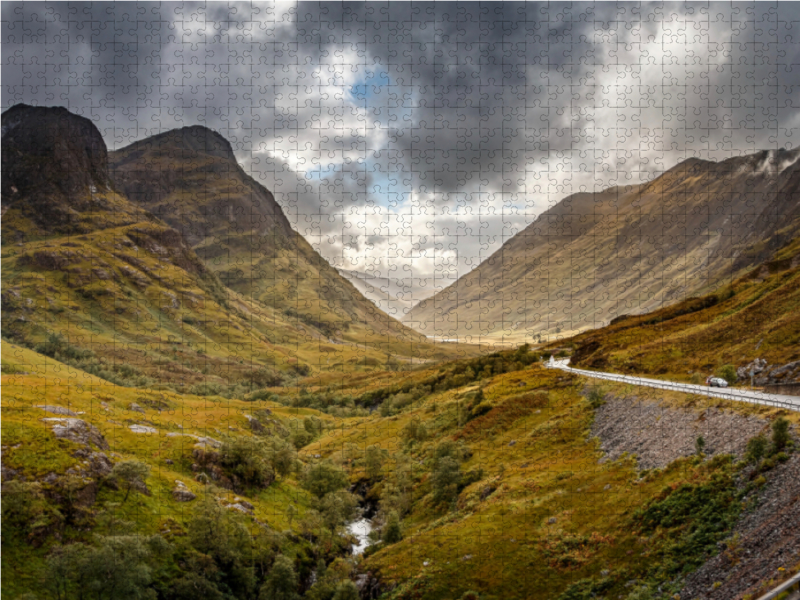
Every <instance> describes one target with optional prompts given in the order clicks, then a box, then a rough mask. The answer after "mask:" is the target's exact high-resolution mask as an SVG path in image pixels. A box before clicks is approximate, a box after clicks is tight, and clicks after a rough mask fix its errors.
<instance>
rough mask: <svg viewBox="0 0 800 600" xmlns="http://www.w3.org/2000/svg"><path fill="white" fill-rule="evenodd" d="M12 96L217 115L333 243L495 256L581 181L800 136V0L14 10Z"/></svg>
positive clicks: (146, 121)
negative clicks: (799, 0) (799, 26)
mask: <svg viewBox="0 0 800 600" xmlns="http://www.w3.org/2000/svg"><path fill="white" fill-rule="evenodd" d="M2 14H3V68H2V84H3V85H2V103H3V106H4V108H5V107H8V106H10V105H12V104H14V103H16V102H28V103H34V104H45V105H65V106H67V107H69V108H70V110H73V111H74V112H78V113H80V114H83V115H85V116H88V117H90V118H92V119H93V120H94V121H95V123H96V124H97V125H98V127H99V128H100V129H101V131H102V132H103V134H104V136H105V138H106V140H107V142H108V144H109V146H111V147H112V148H113V147H121V146H123V145H126V144H128V143H131V142H133V141H135V140H136V139H141V138H142V137H145V136H147V135H151V134H153V133H157V132H159V131H163V130H167V129H171V128H173V127H180V126H183V125H190V124H195V123H202V124H205V125H208V126H209V127H212V128H214V129H217V130H219V131H220V132H221V133H222V134H223V135H225V136H226V137H228V138H229V139H230V140H231V142H232V144H233V146H234V148H235V150H236V153H237V156H238V157H239V159H240V161H241V162H242V163H243V164H244V165H245V167H246V168H247V169H248V170H249V171H250V172H251V173H252V174H253V175H254V177H256V178H257V179H259V180H260V181H262V182H263V183H264V184H265V185H266V186H267V187H270V188H271V189H273V190H274V191H275V192H276V197H277V198H278V199H279V201H280V202H281V203H282V205H283V206H284V207H285V209H286V212H287V214H289V216H290V218H291V219H292V222H293V223H294V225H295V226H296V227H297V229H298V230H299V231H300V232H301V233H303V234H305V235H306V236H307V237H308V238H309V240H310V241H311V242H312V243H313V244H314V245H315V247H317V248H318V249H319V250H320V251H321V252H322V253H323V254H324V255H325V256H326V257H328V258H329V259H331V260H333V261H335V262H337V263H338V264H340V265H341V266H345V267H348V266H350V265H349V263H350V261H357V262H358V264H360V265H364V264H366V265H369V266H371V267H380V266H381V265H383V267H386V266H387V265H388V264H389V263H390V262H394V263H397V264H400V265H402V267H403V268H405V269H406V270H408V269H411V268H413V270H414V271H415V272H418V274H419V275H420V276H423V275H428V274H430V273H432V272H434V271H436V272H438V273H439V274H442V275H447V276H452V275H453V274H454V273H456V272H458V271H462V272H463V271H464V270H465V269H469V268H471V267H474V266H475V265H476V264H477V263H478V262H480V260H481V259H482V258H486V257H487V256H488V255H489V254H490V253H491V252H493V251H494V250H496V249H497V248H498V247H499V245H500V244H501V243H502V242H503V241H504V240H505V239H508V237H510V236H511V235H513V233H515V232H516V231H519V230H520V229H521V228H522V227H523V226H524V225H525V224H526V223H528V222H530V220H531V219H532V218H533V216H534V215H535V214H538V213H539V212H541V211H542V210H544V209H546V208H547V207H548V206H551V205H552V204H554V203H555V202H557V201H558V200H560V199H561V198H563V197H564V196H566V195H567V194H569V193H572V192H575V191H579V190H581V189H585V190H591V189H595V188H600V187H605V186H608V185H623V184H630V183H639V182H641V181H643V180H647V179H649V178H651V177H653V176H655V175H657V174H658V173H659V172H661V171H663V170H666V169H669V168H671V167H672V166H674V165H675V164H676V163H677V162H679V161H680V160H682V159H684V158H687V157H690V156H699V157H702V158H711V159H723V158H727V157H729V156H732V155H735V154H741V153H747V152H753V151H755V150H758V149H761V148H774V147H781V146H786V147H791V146H796V145H797V143H798V142H797V138H798V135H799V134H798V129H797V128H798V116H797V110H796V108H795V106H794V105H795V103H796V101H795V100H794V99H795V97H796V96H797V95H796V94H795V91H796V89H797V87H796V86H797V85H798V79H799V78H798V75H797V73H798V72H800V65H798V63H799V62H800V61H799V60H798V50H799V48H800V47H799V46H798V44H797V42H796V41H795V38H796V37H797V35H796V32H795V28H796V22H797V21H798V8H796V6H795V5H792V4H777V5H776V4H758V3H755V4H731V3H720V4H713V3H712V4H691V3H690V4H682V3H674V4H643V5H637V4H633V3H623V4H620V5H616V4H612V3H601V4H572V5H564V4H549V5H545V4H534V3H503V4H493V3H466V4H458V3H436V4H434V3H413V4H406V3H396V2H395V3H386V4H384V3H369V4H349V3H300V4H298V5H295V4H277V5H261V4H258V5H252V4H248V3H242V4H230V5H229V4H227V3H212V4H207V5H204V4H172V3H164V4H159V5H156V4H150V3H138V4H134V3H118V4H97V3H95V4H91V5H89V4H80V3H74V4H61V3H58V4H41V3H40V4H29V3H25V4H21V3H4V4H3V7H2Z"/></svg>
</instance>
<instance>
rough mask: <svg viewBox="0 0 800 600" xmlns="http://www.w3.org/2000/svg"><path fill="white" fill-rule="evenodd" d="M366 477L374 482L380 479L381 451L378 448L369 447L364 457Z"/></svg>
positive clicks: (381, 467) (381, 466)
mask: <svg viewBox="0 0 800 600" xmlns="http://www.w3.org/2000/svg"><path fill="white" fill-rule="evenodd" d="M364 466H365V467H366V471H367V477H369V478H370V479H371V480H373V481H375V480H377V479H379V478H380V476H381V470H382V469H383V451H382V450H381V449H380V448H379V447H378V446H370V447H369V448H367V451H366V453H365V456H364Z"/></svg>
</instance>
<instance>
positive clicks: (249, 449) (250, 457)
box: [219, 436, 275, 488]
mask: <svg viewBox="0 0 800 600" xmlns="http://www.w3.org/2000/svg"><path fill="white" fill-rule="evenodd" d="M219 456H220V464H222V466H223V467H225V468H226V469H227V470H228V472H230V473H231V474H232V475H236V477H238V478H239V480H240V481H241V482H242V483H243V484H244V485H245V486H252V487H258V488H263V487H267V486H269V485H270V484H271V483H272V482H273V481H274V480H275V471H274V470H273V469H272V464H271V460H270V459H271V458H272V457H271V456H270V451H269V449H268V448H267V445H266V443H265V442H264V440H262V439H260V438H256V437H248V436H242V437H237V438H234V439H232V440H228V441H226V442H225V443H224V444H222V448H220V453H219Z"/></svg>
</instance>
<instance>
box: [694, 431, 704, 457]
mask: <svg viewBox="0 0 800 600" xmlns="http://www.w3.org/2000/svg"><path fill="white" fill-rule="evenodd" d="M705 449H706V440H705V439H704V438H703V436H702V435H701V436H698V438H697V439H696V440H695V441H694V451H695V454H697V455H698V456H699V455H701V454H702V453H703V450H705Z"/></svg>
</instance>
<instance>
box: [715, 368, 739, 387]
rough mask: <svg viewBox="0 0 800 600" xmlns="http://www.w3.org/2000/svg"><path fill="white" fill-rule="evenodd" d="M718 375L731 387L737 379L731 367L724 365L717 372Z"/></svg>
mask: <svg viewBox="0 0 800 600" xmlns="http://www.w3.org/2000/svg"><path fill="white" fill-rule="evenodd" d="M718 375H719V376H720V377H722V378H723V379H724V380H725V381H727V382H728V385H733V384H734V383H736V381H737V380H738V379H739V376H738V375H737V374H736V369H735V368H734V366H733V365H725V366H724V367H722V368H721V369H720V370H719V371H718Z"/></svg>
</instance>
